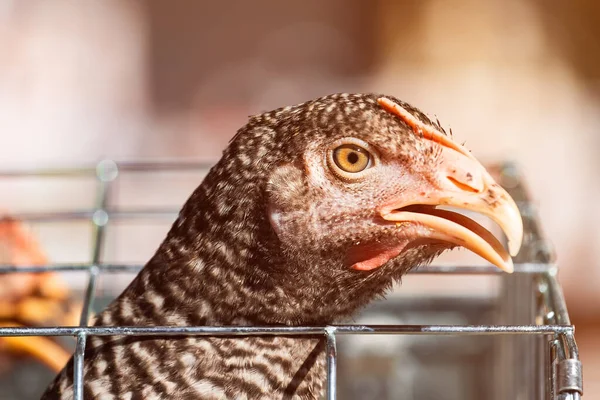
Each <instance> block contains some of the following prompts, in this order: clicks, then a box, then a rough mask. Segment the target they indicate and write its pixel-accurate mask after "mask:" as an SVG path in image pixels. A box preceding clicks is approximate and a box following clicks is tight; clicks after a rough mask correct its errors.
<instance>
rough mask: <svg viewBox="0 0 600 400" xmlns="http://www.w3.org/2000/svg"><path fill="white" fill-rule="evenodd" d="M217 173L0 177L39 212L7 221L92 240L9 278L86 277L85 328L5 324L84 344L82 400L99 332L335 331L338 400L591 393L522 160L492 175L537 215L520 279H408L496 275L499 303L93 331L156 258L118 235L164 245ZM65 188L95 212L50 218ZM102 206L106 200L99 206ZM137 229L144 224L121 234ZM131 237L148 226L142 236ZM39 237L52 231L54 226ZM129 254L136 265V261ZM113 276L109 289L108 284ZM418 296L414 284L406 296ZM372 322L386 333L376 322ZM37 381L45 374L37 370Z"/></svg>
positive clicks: (403, 299) (195, 168) (4, 269)
mask: <svg viewBox="0 0 600 400" xmlns="http://www.w3.org/2000/svg"><path fill="white" fill-rule="evenodd" d="M209 167H210V164H208V163H203V162H182V161H178V162H166V161H162V162H123V163H118V164H117V163H115V162H113V161H110V160H104V161H101V162H100V163H98V164H97V165H95V166H90V167H81V168H65V169H39V170H19V171H3V172H2V171H0V192H1V193H4V194H7V199H8V193H11V196H12V197H11V198H10V199H8V200H9V201H8V203H10V202H11V201H12V203H14V204H17V205H23V204H25V207H17V206H15V207H13V208H14V209H15V210H14V212H12V213H11V214H10V215H7V217H10V218H11V219H16V220H20V221H23V222H24V223H26V224H28V225H30V226H34V227H42V226H48V225H53V224H61V223H62V224H65V223H67V224H69V223H80V224H84V225H85V226H86V227H87V228H86V229H87V230H84V231H77V232H75V231H74V232H72V233H70V234H67V235H66V236H61V235H55V236H53V234H51V233H47V236H53V237H52V240H54V242H55V244H56V242H61V243H62V245H64V246H66V247H67V249H73V248H76V247H77V246H78V243H80V241H81V240H85V239H86V238H87V239H89V241H88V243H87V250H88V251H89V253H90V254H91V256H87V257H86V255H83V256H81V255H80V256H79V258H80V259H79V260H78V261H77V262H55V263H51V264H50V265H43V266H16V265H3V266H0V274H3V275H4V274H19V273H42V272H48V271H54V272H58V273H65V274H67V273H78V274H80V275H82V274H85V281H82V280H81V279H79V280H77V279H72V280H71V281H70V282H71V284H72V285H73V287H75V288H80V289H81V290H80V292H81V298H82V302H83V307H82V309H81V314H80V318H79V320H80V321H79V326H44V327H12V326H4V327H0V339H1V338H2V337H8V336H11V337H12V336H64V337H69V336H70V337H72V338H74V339H75V346H74V354H75V368H74V387H73V390H74V398H75V399H78V400H79V399H83V383H82V382H83V376H82V371H83V361H84V357H85V352H84V350H85V344H86V340H87V339H88V338H89V337H90V336H94V335H124V336H131V335H163V336H164V335H172V336H181V335H213V336H219V335H228V336H230V335H238V336H240V337H244V336H248V335H282V334H285V335H315V334H317V335H323V336H324V337H325V338H326V340H327V347H326V358H327V385H326V393H324V396H325V397H326V398H327V399H336V398H342V399H361V400H363V399H370V398H372V399H386V398H390V399H391V398H393V399H406V400H410V399H450V400H452V399H484V398H485V399H492V400H500V399H534V400H542V399H543V400H558V399H560V400H577V399H580V398H581V396H582V395H583V378H582V366H581V362H580V360H579V353H578V349H577V345H576V342H575V338H574V326H573V325H572V324H571V322H570V319H569V315H568V312H567V307H566V304H565V300H564V297H563V294H562V290H561V287H560V285H559V283H558V281H557V272H558V268H557V265H556V264H555V263H554V259H553V256H552V252H551V248H550V246H549V245H548V243H547V242H546V241H545V239H544V237H543V234H542V231H541V227H540V223H539V221H538V216H537V214H536V211H535V207H534V205H533V204H532V203H531V201H530V199H529V196H528V194H527V191H526V187H525V184H524V182H523V178H522V176H521V173H520V171H519V170H518V168H517V167H516V166H515V165H513V164H510V163H506V164H502V165H495V166H491V167H490V168H488V169H489V170H490V171H491V172H492V174H493V175H495V177H496V178H497V180H498V182H499V183H500V184H501V185H502V186H504V187H505V188H506V189H507V190H508V191H509V193H510V194H511V195H512V196H513V198H514V199H515V201H516V202H517V205H518V206H519V209H520V210H521V213H522V217H523V222H524V229H525V236H524V241H523V247H522V249H521V251H520V253H519V254H518V255H517V257H515V258H514V263H515V272H514V274H511V275H508V274H504V273H502V272H500V271H498V270H497V269H495V268H493V267H491V266H490V265H476V264H472V263H454V264H452V265H442V264H435V265H431V266H427V267H421V268H419V269H417V270H414V271H412V272H411V273H410V274H409V276H408V277H407V279H408V280H410V279H413V278H424V279H426V280H429V281H431V280H435V282H440V281H444V282H450V281H448V279H455V277H459V276H463V277H464V276H468V277H475V278H485V279H491V280H493V282H494V284H495V290H492V291H490V293H487V292H486V291H485V290H484V292H485V293H484V295H479V296H468V295H466V294H465V293H464V291H462V290H461V283H460V282H459V284H456V283H453V284H446V288H447V287H449V286H452V287H453V288H454V289H455V290H454V292H453V293H451V294H448V293H442V294H440V293H439V291H436V290H434V291H433V292H431V291H430V293H423V292H419V291H417V293H407V294H406V295H404V296H402V295H400V296H390V298H389V299H388V300H386V301H384V302H380V303H377V304H374V305H372V306H371V307H369V308H367V309H366V310H365V311H364V312H363V313H362V314H361V317H359V319H358V321H357V322H358V323H356V324H353V325H335V326H323V327H277V328H275V327H259V326H252V327H211V326H186V327H182V326H177V327H175V326H153V327H127V326H119V327H89V326H88V321H89V317H90V315H91V314H92V313H93V312H95V311H98V310H100V309H102V308H103V307H104V306H105V305H106V304H107V303H108V302H109V301H110V300H111V298H113V297H115V296H116V295H117V294H118V291H119V288H124V287H125V284H126V283H128V281H129V280H131V279H132V278H133V276H134V275H135V273H137V272H138V271H139V270H140V269H141V268H142V265H140V262H143V260H140V259H139V257H138V258H137V259H136V260H137V262H135V260H134V262H113V261H111V260H108V259H109V258H110V257H106V255H107V253H109V252H110V251H113V252H117V253H118V252H119V251H120V250H119V248H118V243H119V239H118V238H115V237H112V238H111V232H110V230H111V228H114V229H115V230H116V231H119V230H120V231H121V237H123V236H129V238H130V239H131V238H137V237H138V236H144V232H143V231H145V230H146V229H145V228H144V227H143V226H140V225H136V223H138V222H140V221H146V222H147V221H155V222H156V221H158V222H159V223H160V224H161V225H160V226H161V228H160V229H158V231H157V232H159V233H157V235H156V237H155V239H154V242H153V245H157V244H158V242H157V241H158V240H160V238H162V237H163V236H164V234H165V233H166V230H167V229H168V226H169V225H170V223H172V221H173V220H174V219H175V218H176V216H177V213H178V211H179V208H178V205H180V204H182V203H183V201H184V200H185V197H186V196H187V195H188V194H189V193H191V190H192V189H193V188H194V187H195V186H196V185H197V184H198V183H199V182H200V180H201V179H202V177H203V175H204V174H205V173H206V172H207V170H208V168H209ZM165 174H167V175H165ZM177 174H182V175H185V176H186V177H187V180H186V182H189V183H185V184H183V183H182V182H183V181H182V180H178V178H176V176H177ZM165 176H166V179H165ZM161 177H162V178H161ZM56 179H59V180H66V181H68V180H74V181H76V182H77V183H76V184H75V186H76V187H77V189H76V190H75V191H71V192H69V193H68V195H67V197H81V198H82V199H83V198H85V199H83V200H82V204H84V205H83V206H81V207H78V206H76V205H75V206H69V208H68V209H64V208H63V209H61V208H60V206H59V207H54V208H53V207H50V209H47V208H48V207H46V206H45V202H46V200H47V199H46V196H47V193H48V191H47V186H46V184H47V182H49V181H52V180H56ZM144 179H146V180H147V182H148V184H149V186H151V187H153V188H154V192H153V193H154V194H156V193H157V188H159V189H158V191H159V192H160V194H161V195H163V196H167V197H168V196H169V195H172V197H174V198H176V199H175V200H174V201H173V202H172V203H170V205H168V206H165V202H164V201H163V202H161V201H159V202H155V203H152V204H150V203H148V204H144V202H143V201H140V199H143V198H145V196H144V195H133V196H132V195H131V194H132V193H138V192H139V189H140V187H139V182H140V181H141V180H144ZM160 179H164V180H163V181H160ZM83 181H85V182H86V183H85V184H84V183H82V182H83ZM28 185H29V186H28ZM128 186H129V188H127V187H128ZM131 187H133V189H131ZM32 188H33V189H32ZM59 190H67V189H64V188H62V189H59ZM136 190H138V192H135V191H136ZM67 192H68V190H67ZM123 192H126V193H129V194H130V196H129V198H135V201H134V202H129V205H127V203H128V201H127V200H126V198H127V197H128V196H127V195H123ZM4 194H3V197H4V196H5V195H4ZM63 194H64V193H63ZM179 195H180V196H179ZM27 199H29V201H26V200H27ZM32 199H33V200H32ZM63 199H64V196H63ZM80 200H81V199H80ZM92 201H93V204H92V203H88V204H87V206H86V205H85V204H86V202H92ZM41 204H44V206H40V205H41ZM57 204H59V205H61V204H63V202H62V201H61V202H59V203H57ZM2 206H4V204H2ZM20 208H25V210H21V209H20ZM1 217H2V216H1V215H0V218H1ZM127 222H129V223H131V224H133V227H134V228H131V226H130V227H129V228H124V227H123V226H120V224H123V223H127ZM127 229H137V230H136V231H135V233H132V232H133V231H132V230H129V231H128V230H127ZM39 230H40V232H42V231H43V228H39ZM81 232H84V233H85V234H81ZM140 232H141V233H140ZM42 233H43V232H42ZM87 234H89V236H88V237H86V235H87ZM113 236H114V235H113ZM52 240H50V241H52ZM65 242H66V243H65ZM150 247H152V246H150ZM149 255H150V254H148V256H149ZM75 258H77V257H75ZM122 258H124V259H127V256H124V257H122ZM0 278H1V277H0ZM117 278H119V279H120V280H119V279H117ZM111 279H113V281H111ZM103 280H107V282H104V284H103ZM114 282H117V283H116V284H115V283H114ZM0 284H1V283H0ZM476 285H478V284H476ZM410 286H411V285H410V284H409V283H406V282H405V284H404V286H403V287H402V290H400V291H399V293H402V292H403V291H405V289H406V288H407V287H410ZM365 321H366V322H365ZM372 321H375V322H377V323H370V322H372ZM381 321H383V322H384V323H380V322H381ZM423 321H426V322H428V323H423ZM374 336H376V337H374ZM390 349H392V350H391V351H390ZM24 373H25V374H29V375H31V374H32V372H31V370H26V371H25V372H24ZM42 376H43V377H42V378H40V382H41V389H40V390H43V387H45V386H46V384H47V383H48V382H49V380H50V379H51V374H50V375H48V374H46V375H42ZM1 382H2V381H1V380H0V398H11V399H17V398H24V397H18V396H17V395H15V394H14V393H13V394H10V393H9V392H10V390H9V389H7V388H2V387H1V385H2V383H1ZM18 382H22V381H18ZM1 393H5V394H4V395H6V396H7V397H2V396H3V395H2V394H1ZM7 393H8V394H7ZM40 393H41V391H40Z"/></svg>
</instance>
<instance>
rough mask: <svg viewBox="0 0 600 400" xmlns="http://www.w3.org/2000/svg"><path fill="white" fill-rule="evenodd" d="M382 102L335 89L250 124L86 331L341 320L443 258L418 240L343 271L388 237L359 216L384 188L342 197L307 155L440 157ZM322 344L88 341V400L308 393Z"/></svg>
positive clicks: (65, 386) (64, 389) (68, 381)
mask: <svg viewBox="0 0 600 400" xmlns="http://www.w3.org/2000/svg"><path fill="white" fill-rule="evenodd" d="M378 97H379V96H377V95H371V94H367V95H361V94H356V95H349V94H337V95H331V96H326V97H323V98H320V99H316V100H313V101H309V102H306V103H303V104H299V105H296V106H292V107H285V108H280V109H277V110H274V111H271V112H268V113H264V114H261V115H256V116H252V117H250V119H249V122H248V123H247V125H245V126H244V127H243V128H241V129H240V130H239V131H238V132H237V134H236V135H235V137H234V138H233V139H232V140H231V142H230V144H229V146H228V147H227V149H226V150H225V151H224V154H223V157H222V158H221V160H220V161H219V162H218V163H217V164H216V165H215V166H214V167H213V168H212V169H211V171H210V172H209V173H208V175H207V176H206V178H205V179H204V181H203V182H202V184H201V185H200V186H199V187H198V188H197V189H196V190H195V191H194V193H193V194H192V195H191V197H190V198H189V200H188V201H187V202H186V204H185V205H184V207H183V209H182V210H181V212H180V214H179V217H178V218H177V220H176V221H175V223H174V224H173V226H172V228H171V230H170V232H169V233H168V235H167V237H166V239H165V240H164V242H163V243H162V244H161V246H160V247H159V249H158V250H157V252H156V254H155V255H154V256H153V257H152V259H151V260H150V261H149V262H148V264H147V265H146V266H145V268H144V269H143V270H142V271H141V272H140V274H139V275H138V276H137V277H136V278H135V279H134V281H133V282H132V283H131V284H130V286H129V287H128V288H127V289H126V290H125V291H124V292H123V293H122V294H121V295H120V296H119V297H118V298H117V299H116V300H115V301H114V302H113V303H112V304H110V305H109V307H108V308H107V309H106V310H105V311H103V312H102V313H100V314H99V315H98V316H97V317H96V319H95V321H94V325H109V326H117V325H146V326H148V325H195V326H198V325H200V326H204V325H324V324H328V323H334V322H339V321H342V320H345V319H347V318H349V317H351V316H352V315H354V314H355V313H356V311H357V310H359V309H360V308H361V307H363V306H364V305H366V304H367V303H369V302H370V301H372V300H373V299H375V298H378V297H381V296H383V295H384V293H385V291H386V290H388V289H389V288H390V287H391V285H392V284H393V282H394V281H397V280H399V279H400V277H401V276H402V275H403V274H404V273H405V272H406V271H407V270H409V269H410V268H413V267H415V266H417V265H419V264H423V263H425V262H428V261H429V260H431V259H432V258H433V257H435V256H436V255H438V254H439V252H440V251H441V250H443V249H441V248H438V247H434V246H420V247H415V248H412V249H409V250H407V251H405V252H404V253H403V254H402V256H401V257H398V258H396V259H394V260H392V261H390V262H388V263H386V264H385V265H383V266H382V267H381V268H378V269H376V270H373V271H368V272H365V271H354V270H351V269H349V268H348V266H347V265H346V264H345V263H344V262H343V261H342V260H343V259H344V257H345V254H346V252H347V251H348V248H349V246H352V245H353V244H355V243H359V242H361V241H369V240H371V241H373V240H375V241H379V240H385V237H384V235H385V234H386V232H385V231H377V232H375V231H374V232H369V231H368V229H367V230H364V229H363V225H361V223H360V222H356V221H368V220H369V218H372V217H373V213H374V204H375V202H376V201H377V200H378V196H380V195H381V196H384V191H380V190H379V189H373V188H372V187H371V188H367V187H359V186H355V187H354V188H353V190H356V191H357V193H358V194H357V195H356V196H355V197H351V198H350V200H348V198H345V200H342V201H339V199H337V198H332V199H330V198H328V197H327V196H328V193H329V192H327V190H330V189H327V190H325V189H324V188H323V187H322V186H320V183H319V182H318V180H315V179H316V178H314V177H312V178H311V176H308V175H307V171H308V170H309V168H308V167H307V165H306V162H307V160H308V158H307V157H308V156H307V154H309V153H310V154H313V155H314V154H316V155H317V156H316V157H313V158H311V159H310V160H313V161H310V162H315V161H314V160H319V159H322V158H323V157H321V155H322V154H324V153H325V149H326V148H327V146H328V145H329V144H330V143H332V142H333V141H335V140H337V139H339V138H343V137H347V136H353V137H357V138H361V139H364V140H366V141H368V142H369V143H371V144H372V145H373V146H376V147H377V148H378V149H380V151H381V152H385V153H386V154H388V153H389V154H393V155H394V156H395V159H396V160H400V161H399V162H403V163H404V166H405V168H407V169H418V168H425V167H426V166H427V167H429V168H430V167H431V165H432V164H434V163H435V155H436V151H437V150H436V146H435V145H432V144H427V143H425V142H423V141H420V140H419V139H420V138H419V137H418V135H415V134H414V133H413V132H412V131H411V129H410V128H409V127H408V126H407V125H406V124H405V123H404V122H403V121H401V120H400V119H399V118H397V117H396V116H394V115H392V114H390V113H388V112H386V111H385V110H383V109H382V108H381V107H380V106H379V105H378V104H377V98H378ZM386 97H388V98H390V99H392V100H394V101H395V102H397V103H398V104H400V105H402V106H403V107H405V108H406V109H407V110H409V111H410V112H411V113H413V115H415V116H416V117H417V118H418V119H420V120H421V121H423V122H424V123H426V124H429V125H432V126H435V127H436V128H438V129H440V130H441V127H439V126H438V125H437V124H436V123H433V122H432V121H430V120H429V119H428V118H427V117H426V116H425V115H424V114H422V113H421V112H420V111H418V110H416V109H415V108H413V107H411V106H409V105H408V104H406V103H404V102H401V101H399V100H397V99H395V98H393V97H390V96H386ZM324 174H325V175H324V176H325V177H328V178H330V179H331V180H335V177H332V176H329V175H327V173H326V172H324ZM309 175H310V174H309ZM313 178H314V179H313ZM311 179H312V180H311ZM322 179H324V178H322ZM380 183H381V184H382V185H383V184H386V182H380ZM387 186H389V185H387ZM392 189H393V190H398V188H393V187H392V188H391V189H390V190H392ZM331 190H333V189H331ZM336 190H337V189H336ZM270 204H277V205H278V207H280V208H281V209H282V210H281V211H282V212H283V213H284V215H286V216H287V218H288V220H287V223H288V226H289V229H287V230H286V231H285V232H281V233H280V234H279V235H278V234H277V233H276V232H275V231H274V229H273V227H272V224H271V223H270V222H269V218H268V215H267V214H268V213H267V208H268V207H269V205H270ZM323 210H325V211H327V212H326V213H325V212H324V211H323ZM389 229H396V228H393V227H390V228H389ZM324 346H325V343H324V341H323V338H321V337H309V338H302V339H300V338H292V337H253V338H243V339H240V338H206V337H202V338H200V337H198V338H192V337H187V338H184V337H182V338H176V339H173V338H156V337H141V338H135V337H108V336H105V337H91V338H89V339H88V344H87V347H86V353H85V363H84V374H85V385H84V397H85V398H86V399H165V398H169V399H292V398H293V399H316V398H318V397H319V396H320V394H321V393H322V389H323V383H324V377H325V370H324V366H325V358H324V352H323V350H324ZM72 375H73V363H72V360H71V362H69V363H68V365H67V366H66V367H65V369H64V370H63V372H62V373H61V374H60V375H58V377H57V378H56V380H55V381H54V382H53V384H52V385H51V386H50V387H49V388H48V390H47V392H46V393H45V395H44V396H43V399H45V400H50V399H63V400H64V399H71V398H72Z"/></svg>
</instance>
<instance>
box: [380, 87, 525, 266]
mask: <svg viewBox="0 0 600 400" xmlns="http://www.w3.org/2000/svg"><path fill="white" fill-rule="evenodd" d="M378 102H379V104H380V105H381V106H382V107H383V108H384V109H386V110H387V111H389V112H391V113H393V114H395V115H397V116H398V117H400V118H401V119H402V120H403V121H404V122H406V123H407V124H408V125H409V126H410V127H411V128H412V129H413V131H414V132H415V134H417V135H419V136H422V137H423V138H425V139H428V140H432V141H434V142H436V143H438V144H439V145H440V146H441V147H442V150H441V154H440V155H439V159H438V163H437V166H436V168H435V171H432V172H431V173H432V174H433V176H430V177H428V179H426V180H424V181H423V182H419V183H415V186H414V187H411V190H410V191H407V192H405V193H402V194H400V195H398V197H395V198H394V199H392V200H391V201H390V202H388V203H386V204H384V205H383V206H382V207H380V209H379V214H380V216H381V217H382V218H383V219H384V220H386V221H393V222H396V223H397V224H399V225H402V224H404V223H413V224H417V225H420V226H423V227H426V228H428V229H422V230H419V232H420V233H419V239H431V240H433V241H443V242H447V243H451V244H454V245H457V246H462V247H465V248H467V249H469V250H471V251H472V252H474V253H475V254H477V255H479V256H481V257H483V258H484V259H486V260H487V261H489V262H490V263H492V264H494V265H496V266H498V267H499V268H500V269H502V270H504V271H506V272H512V271H513V263H512V259H511V255H513V256H514V255H516V254H517V253H518V251H519V248H520V247H521V241H522V239H523V222H522V220H521V215H520V213H519V210H518V208H517V206H516V204H515V202H514V200H513V199H512V198H511V197H510V195H509V194H508V193H507V192H506V191H505V190H504V189H503V188H502V187H500V185H498V184H497V183H496V182H495V181H494V180H493V178H492V177H491V176H490V174H489V173H488V172H487V171H486V169H485V168H484V167H483V166H482V165H481V163H479V161H477V159H475V157H473V156H472V155H471V153H469V151H468V150H466V149H465V148H464V147H463V146H461V145H460V144H458V143H456V142H455V141H453V140H452V138H451V137H449V136H447V135H445V134H443V133H441V132H439V131H438V130H436V129H435V128H434V127H432V126H429V125H425V124H424V123H423V122H421V121H420V120H418V119H416V118H415V117H414V116H413V115H412V114H410V113H409V112H408V111H407V110H405V109H404V108H402V107H401V106H400V105H398V104H397V103H395V102H393V101H391V100H389V99H387V98H380V99H379V100H378ZM436 206H447V207H454V208H460V209H464V210H468V211H474V212H477V213H480V214H483V215H486V216H488V217H489V218H491V219H492V220H493V221H494V222H496V223H497V224H498V225H499V226H500V228H501V229H502V230H503V231H504V233H505V235H506V237H507V238H508V249H509V251H507V250H506V249H505V248H504V246H503V245H502V244H501V243H500V242H499V241H498V239H496V238H495V237H494V235H493V234H492V233H491V232H489V231H488V230H487V229H485V228H484V227H483V226H481V225H479V224H478V223H476V222H475V221H473V220H471V219H469V218H467V217H465V216H464V215H462V214H459V213H455V212H452V211H448V210H442V209H437V208H436ZM415 239H417V238H415ZM509 253H510V254H509Z"/></svg>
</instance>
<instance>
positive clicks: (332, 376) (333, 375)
mask: <svg viewBox="0 0 600 400" xmlns="http://www.w3.org/2000/svg"><path fill="white" fill-rule="evenodd" d="M336 330H337V328H336V327H334V326H328V327H326V328H325V337H326V338H327V348H326V351H325V354H326V357H327V377H328V379H327V400H335V399H336V398H337V343H336V338H335V333H336Z"/></svg>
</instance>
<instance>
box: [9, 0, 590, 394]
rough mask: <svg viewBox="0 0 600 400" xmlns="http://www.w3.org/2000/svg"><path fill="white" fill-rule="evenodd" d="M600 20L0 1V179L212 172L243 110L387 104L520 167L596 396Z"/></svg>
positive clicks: (439, 6)
mask: <svg viewBox="0 0 600 400" xmlns="http://www.w3.org/2000/svg"><path fill="white" fill-rule="evenodd" d="M598 22H600V4H598V3H597V2H594V1H592V0H576V1H571V2H567V1H557V0H547V1H539V0H520V1H519V0H486V1H481V0H452V1H448V0H419V1H416V0H414V1H408V0H407V1H392V0H390V1H386V0H378V1H369V2H367V1H359V0H330V1H327V2H321V1H317V0H306V1H303V2H297V3H290V2H275V1H265V0H261V1H253V2H242V1H239V2H235V1H234V2H221V3H217V2H208V1H178V2H161V1H158V0H156V1H146V2H133V1H123V0H103V1H101V2H99V1H97V2H72V1H68V0H52V1H43V0H30V1H27V2H18V1H11V0H0V48H1V49H2V51H1V52H0V149H1V150H0V169H7V168H10V169H13V168H21V167H22V168H27V167H44V166H69V165H72V164H81V163H94V162H96V161H97V160H99V159H102V158H104V157H109V158H112V159H117V160H131V159H136V160H139V159H157V158H159V159H164V158H179V157H185V158H193V159H199V160H208V161H213V160H216V159H217V158H218V157H219V155H220V152H221V150H222V149H223V148H224V147H225V145H226V143H227V141H228V140H229V138H230V137H231V136H232V135H233V134H234V132H235V130H236V129H237V128H239V127H240V126H242V125H243V124H244V122H245V121H246V119H247V117H248V115H251V114H256V113H259V112H261V111H265V110H269V109H272V108H275V107H279V106H282V105H287V104H293V103H298V102H301V101H304V100H308V99H310V98H313V97H317V96H321V95H325V94H330V93H334V92H380V93H386V94H391V95H394V96H397V97H399V98H401V99H403V100H405V101H407V102H409V103H412V104H414V105H415V106H417V107H419V108H421V109H422V110H424V111H425V112H426V113H428V114H429V115H431V116H435V117H437V118H439V120H440V121H441V122H442V125H443V126H444V127H447V128H452V130H453V132H454V134H455V136H456V137H457V138H459V139H461V140H463V141H465V142H466V145H467V147H469V148H470V149H471V150H472V151H473V152H474V154H475V155H477V156H478V157H479V158H480V159H482V160H483V161H490V162H491V161H499V160H500V161H501V160H513V161H516V162H517V163H518V164H519V165H520V166H521V167H522V169H523V171H524V173H525V175H526V178H527V180H528V183H529V185H530V189H531V192H532V194H533V196H534V198H535V199H536V202H537V204H538V205H539V212H540V214H541V217H542V221H543V223H544V228H545V232H546V234H547V236H548V237H549V238H550V240H551V241H552V243H553V244H554V246H555V251H556V254H557V256H558V260H559V264H560V267H561V273H560V281H561V283H562V285H563V288H564V290H565V294H566V296H567V302H568V305H569V310H570V314H571V316H572V318H573V320H574V323H575V325H576V327H577V338H578V340H579V343H580V346H581V353H582V358H583V363H584V368H585V369H584V371H585V375H584V378H585V388H586V397H587V398H594V394H596V395H597V396H600V387H599V386H600V384H599V383H598V382H600V306H598V304H600V291H599V290H598V287H600V262H599V261H598V260H600V229H599V227H600V207H598V205H597V200H598V198H600V179H598V175H599V173H600V157H599V156H598V154H599V152H600V134H599V133H598V132H599V129H600V113H599V110H600V108H599V107H600V85H599V83H600V80H599V78H600V68H598V67H597V66H598V64H599V62H600V23H598ZM1 198H2V194H0V202H1ZM1 206H2V204H0V207H1Z"/></svg>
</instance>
